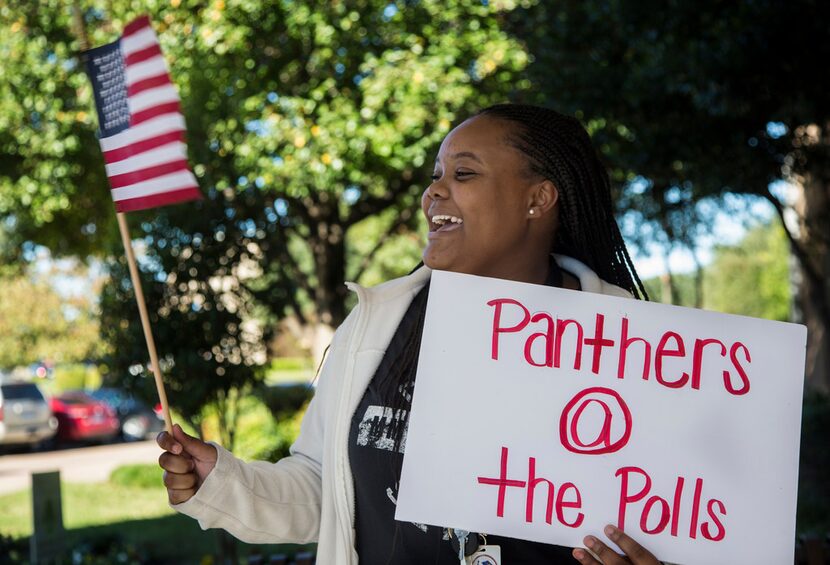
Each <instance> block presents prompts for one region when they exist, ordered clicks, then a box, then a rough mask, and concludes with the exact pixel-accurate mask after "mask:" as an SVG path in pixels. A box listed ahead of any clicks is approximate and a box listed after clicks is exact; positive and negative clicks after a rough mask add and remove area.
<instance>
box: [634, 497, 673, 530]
mask: <svg viewBox="0 0 830 565" xmlns="http://www.w3.org/2000/svg"><path fill="white" fill-rule="evenodd" d="M658 502H659V503H660V519H659V520H658V522H657V525H656V526H654V528H652V529H649V528H648V517H649V515H650V514H651V508H652V506H654V504H655V503H658ZM669 517H670V516H669V503H668V502H667V501H666V500H665V499H664V498H661V497H659V496H657V495H654V496H652V497H651V498H649V499H648V500H646V505H645V506H644V507H643V513H642V514H641V515H640V529H641V530H643V532H645V533H647V534H659V533H660V532H662V531H663V530H665V529H666V525H667V524H668V523H669Z"/></svg>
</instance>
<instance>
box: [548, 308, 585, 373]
mask: <svg viewBox="0 0 830 565" xmlns="http://www.w3.org/2000/svg"><path fill="white" fill-rule="evenodd" d="M571 324H573V325H575V326H576V332H577V338H576V355H575V356H574V370H576V371H578V370H579V368H580V367H581V366H582V340H583V339H584V337H585V331H584V330H583V329H582V325H581V324H580V323H579V322H577V321H576V320H556V339H555V343H554V349H553V366H554V367H556V368H557V369H558V368H559V362H560V355H561V352H562V336H564V335H565V329H567V327H568V326H569V325H571Z"/></svg>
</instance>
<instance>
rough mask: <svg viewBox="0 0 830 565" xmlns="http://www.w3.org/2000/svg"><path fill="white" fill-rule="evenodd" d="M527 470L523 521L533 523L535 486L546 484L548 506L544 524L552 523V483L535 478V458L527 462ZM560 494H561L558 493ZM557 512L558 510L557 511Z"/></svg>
mask: <svg viewBox="0 0 830 565" xmlns="http://www.w3.org/2000/svg"><path fill="white" fill-rule="evenodd" d="M527 466H528V470H527V503H526V504H525V521H526V522H533V495H534V493H535V491H536V485H538V484H539V483H546V484H547V485H548V505H547V508H546V509H545V522H547V523H548V524H550V523H551V522H552V521H553V483H552V482H550V481H549V480H547V479H544V478H542V477H539V478H538V479H537V478H536V458H535V457H531V458H529V460H528V465H527ZM560 494H562V493H561V492H560ZM557 511H558V510H557Z"/></svg>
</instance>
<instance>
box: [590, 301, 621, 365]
mask: <svg viewBox="0 0 830 565" xmlns="http://www.w3.org/2000/svg"><path fill="white" fill-rule="evenodd" d="M604 326H605V316H603V315H602V314H597V316H596V322H595V323H594V337H592V338H588V339H586V340H585V345H588V346H590V347H593V348H594V350H593V353H594V356H593V360H592V361H591V372H592V373H594V374H595V375H597V374H599V364H600V358H601V357H602V348H603V347H611V346H612V345H614V343H615V341H614V340H613V339H603V335H604V333H603V328H604Z"/></svg>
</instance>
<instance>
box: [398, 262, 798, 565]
mask: <svg viewBox="0 0 830 565" xmlns="http://www.w3.org/2000/svg"><path fill="white" fill-rule="evenodd" d="M805 344H806V328H804V327H803V326H798V325H795V324H785V323H780V322H772V321H768V320H758V319H753V318H746V317H742V316H731V315H725V314H717V313H713V312H706V311H702V310H693V309H688V308H679V307H674V306H666V305H661V304H653V303H647V302H642V301H636V300H631V299H623V298H616V297H610V296H602V295H597V294H591V293H587V292H576V291H569V290H562V289H556V288H550V287H544V286H537V285H530V284H523V283H515V282H509V281H502V280H495V279H487V278H481V277H474V276H470V275H459V274H455V273H447V272H437V271H436V272H434V273H433V275H432V283H431V288H430V294H429V303H428V307H427V314H426V322H425V327H424V335H423V340H422V345H421V357H420V361H419V365H418V374H417V378H416V384H415V393H414V398H413V405H412V414H411V416H410V423H409V431H408V436H407V439H406V456H405V459H404V465H403V471H402V476H401V487H400V493H399V497H398V506H397V513H396V519H398V520H402V521H410V522H417V523H426V524H433V525H437V526H448V527H455V528H462V529H465V530H470V531H475V532H483V533H489V534H498V535H506V536H510V537H515V538H522V539H528V540H534V541H541V542H546V543H553V544H560V545H564V546H570V547H574V546H578V545H579V546H581V545H582V538H583V537H584V536H585V535H587V534H594V535H599V536H600V537H602V528H603V526H604V525H605V524H608V523H612V524H616V525H618V526H619V527H620V528H622V529H624V530H625V531H626V532H628V533H629V534H630V535H632V536H633V537H634V538H635V539H636V540H638V541H639V542H641V543H642V545H643V546H644V547H646V548H647V549H649V550H650V551H652V552H653V553H654V554H655V555H656V556H657V557H658V558H659V559H662V560H667V561H674V562H680V563H686V564H704V563H705V564H707V565H712V564H717V563H724V564H726V563H758V564H770V565H772V564H779V563H786V562H791V561H792V559H793V551H794V538H795V508H796V486H797V476H798V449H799V428H800V422H801V397H802V388H803V375H804V357H805ZM425 470H428V472H426V471H425ZM504 559H505V562H508V563H509V562H510V556H509V555H504Z"/></svg>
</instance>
